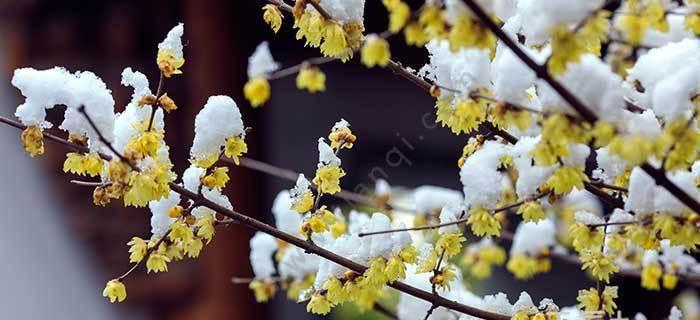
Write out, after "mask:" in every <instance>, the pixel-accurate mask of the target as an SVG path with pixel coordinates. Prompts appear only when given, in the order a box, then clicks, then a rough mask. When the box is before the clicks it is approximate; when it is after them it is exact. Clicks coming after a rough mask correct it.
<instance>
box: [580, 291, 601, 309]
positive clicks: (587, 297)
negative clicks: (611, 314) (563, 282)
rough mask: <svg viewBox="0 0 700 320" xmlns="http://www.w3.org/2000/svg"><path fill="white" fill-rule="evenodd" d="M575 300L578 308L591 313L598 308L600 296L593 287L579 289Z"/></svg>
mask: <svg viewBox="0 0 700 320" xmlns="http://www.w3.org/2000/svg"><path fill="white" fill-rule="evenodd" d="M576 301H578V302H579V304H578V306H579V308H582V309H583V310H584V311H585V312H586V313H593V312H596V311H598V310H599V309H600V296H599V295H598V290H596V289H595V288H590V289H584V290H579V291H578V297H576Z"/></svg>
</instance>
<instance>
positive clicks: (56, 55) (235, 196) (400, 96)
mask: <svg viewBox="0 0 700 320" xmlns="http://www.w3.org/2000/svg"><path fill="white" fill-rule="evenodd" d="M367 2H368V3H367V7H366V10H365V12H366V16H365V26H366V30H368V31H369V32H381V31H383V30H384V29H385V26H386V24H387V20H386V11H385V9H384V8H383V6H382V5H381V2H380V1H371V0H370V1H367ZM263 4H264V2H263V1H259V0H247V1H243V0H236V1H224V0H200V1H197V0H189V1H187V0H185V1H38V0H36V1H0V5H1V7H0V8H1V9H2V13H1V14H0V16H1V17H2V21H1V23H2V26H3V27H2V35H1V37H2V38H3V40H4V50H5V61H4V63H5V66H6V68H5V69H4V73H5V74H4V76H5V78H6V79H9V78H11V75H12V70H14V69H15V68H17V67H23V66H32V67H34V68H37V69H43V68H50V67H53V66H55V65H58V66H64V67H66V68H67V69H69V70H71V71H76V70H90V71H93V72H95V73H96V74H97V75H99V76H100V77H102V79H103V80H104V81H105V82H106V83H107V86H108V88H110V89H111V90H112V91H113V92H114V96H115V100H116V102H117V104H116V108H117V111H121V110H122V109H123V106H125V105H126V103H127V102H128V100H129V99H130V95H131V92H130V91H131V89H130V88H126V87H123V86H121V85H120V80H121V77H120V74H121V72H122V70H123V69H124V68H125V67H127V66H131V67H132V68H134V69H136V70H139V71H141V72H144V73H145V74H146V75H148V76H149V79H150V80H151V85H152V86H155V85H156V83H155V82H156V81H157V75H158V70H157V68H156V66H155V54H156V50H157V49H156V46H157V44H158V43H159V42H160V41H161V40H162V39H163V38H164V37H165V34H166V33H167V31H168V30H169V29H170V28H172V27H173V26H174V25H175V24H176V23H178V22H184V23H185V36H184V39H185V43H186V44H187V47H186V48H185V58H186V63H185V66H184V68H183V71H184V74H183V75H180V76H175V77H173V78H171V79H169V80H168V81H167V82H166V83H165V92H167V93H168V95H169V96H171V97H172V98H173V99H174V100H175V101H176V103H177V104H178V106H179V109H178V110H177V111H176V112H174V113H172V114H170V115H169V116H167V117H166V128H167V134H166V140H167V142H168V144H169V145H170V147H171V158H172V160H173V162H174V163H175V166H176V167H175V169H176V172H182V171H183V170H184V169H185V168H186V167H187V166H188V165H189V164H188V162H187V155H188V151H189V147H190V145H191V141H192V135H193V134H192V132H193V126H194V124H193V119H194V115H195V114H196V113H197V112H198V111H199V110H200V108H201V106H203V104H204V102H205V101H206V99H207V97H208V96H211V95H217V94H225V95H230V96H232V97H233V98H234V100H236V101H237V102H238V105H239V107H240V109H241V111H242V112H243V115H244V122H245V124H246V125H247V126H251V127H252V128H253V130H252V132H250V133H249V135H248V136H247V139H246V140H247V141H248V145H249V147H250V152H249V154H248V156H250V157H252V158H256V159H261V160H263V161H266V162H270V163H273V164H276V165H279V166H282V167H285V168H290V169H293V170H296V171H300V172H305V173H306V174H307V176H312V173H313V169H314V168H315V165H316V161H317V156H318V154H317V150H316V145H317V139H318V138H319V137H322V136H326V135H327V134H328V132H329V130H330V128H331V126H332V125H333V124H334V123H335V121H337V120H339V119H340V118H345V119H346V120H348V121H349V122H350V123H351V125H352V129H353V131H354V132H355V133H356V135H357V136H358V141H357V143H356V144H355V147H354V148H353V149H351V150H349V151H347V152H343V154H342V159H343V167H344V168H345V170H346V171H347V172H348V175H347V176H346V177H345V178H344V179H343V181H342V186H343V187H344V188H345V189H350V190H353V189H354V190H356V191H362V190H366V189H367V188H369V189H371V188H373V186H374V179H376V178H385V179H387V180H389V182H390V183H391V184H392V185H400V186H407V187H415V186H419V185H424V184H431V185H441V186H446V187H451V188H455V189H461V186H460V182H459V176H458V169H457V166H456V161H457V158H459V156H460V154H461V148H462V146H463V144H464V143H466V140H467V138H466V137H464V136H461V137H460V136H455V135H453V134H451V133H450V132H449V130H447V129H443V128H440V127H439V126H437V125H436V124H435V123H434V115H433V104H434V101H433V99H432V98H431V97H430V96H429V95H427V94H426V93H425V92H423V91H421V90H420V89H419V88H418V87H415V86H414V85H412V84H411V83H410V82H408V81H406V80H404V79H402V78H400V77H398V76H395V75H393V74H392V73H391V72H390V71H388V70H381V69H376V68H375V69H371V70H367V69H365V68H363V67H361V66H360V65H359V63H358V61H357V60H358V59H354V60H352V61H351V62H348V63H347V64H341V63H338V62H334V63H329V64H326V65H324V66H323V67H322V69H323V71H324V72H325V73H326V75H327V83H326V87H327V90H326V92H324V93H322V94H315V95H314V94H309V93H307V92H303V91H299V90H296V88H295V84H294V77H288V78H285V79H280V80H274V81H272V83H271V85H272V99H271V101H270V102H269V103H267V104H266V105H264V106H263V107H262V108H259V109H255V110H254V109H252V108H251V107H250V106H249V104H248V103H247V102H246V101H245V99H244V98H243V95H242V87H243V84H244V83H245V81H246V75H245V71H246V65H247V57H248V56H249V55H250V54H251V53H252V51H253V50H254V48H255V46H256V45H257V44H258V43H259V42H261V41H263V40H267V41H270V42H271V48H272V52H273V56H274V57H275V59H276V60H277V61H279V62H281V64H282V65H283V66H289V65H292V64H296V63H299V62H300V61H302V60H304V59H306V58H310V57H314V56H317V55H318V54H319V53H318V51H317V50H316V49H312V48H304V47H303V43H302V42H300V41H296V40H294V33H295V31H294V30H292V28H291V25H292V23H293V21H292V18H291V16H289V15H286V16H285V19H284V20H283V26H282V29H281V30H280V32H279V33H278V34H277V35H275V34H274V33H273V32H272V31H271V30H270V29H269V27H267V26H266V25H265V24H264V22H263V21H262V17H261V15H262V11H261V9H260V8H261V7H262V5H263ZM413 4H415V3H413ZM390 41H391V46H392V47H391V48H392V55H393V57H394V58H395V59H397V60H399V61H401V62H403V63H404V64H405V65H408V66H411V67H413V68H415V69H418V68H419V67H420V66H421V65H422V64H424V63H425V62H426V57H425V52H424V50H423V49H416V48H407V47H406V46H405V45H402V43H401V39H400V38H398V37H395V38H393V39H391V40H390ZM3 86H5V87H7V88H3V89H4V90H6V91H8V92H10V93H12V95H13V98H14V99H15V100H14V101H15V103H14V104H11V105H6V106H3V107H2V108H1V109H0V110H2V114H3V115H10V114H12V112H13V110H14V108H15V106H16V105H17V104H18V103H20V101H21V99H22V97H21V95H20V94H19V92H18V91H17V90H16V89H14V88H12V87H11V86H10V84H9V83H5V84H3ZM51 116H53V117H54V119H56V118H57V117H60V114H56V113H52V114H51ZM54 122H55V121H54ZM2 134H3V135H4V134H16V135H17V136H19V132H13V131H10V130H8V129H4V131H2ZM19 143H20V142H19V139H17V144H19ZM64 154H65V150H62V149H61V148H60V147H57V146H55V145H48V146H47V154H46V155H45V156H44V158H47V159H48V161H46V159H42V161H41V163H42V164H43V168H42V172H43V173H44V174H45V176H46V177H47V183H49V184H50V185H51V187H52V188H53V189H55V190H56V192H57V193H59V196H60V198H61V199H63V200H64V201H65V203H64V206H65V208H66V210H65V211H66V212H64V213H61V212H47V213H46V214H61V215H62V216H63V218H64V219H65V220H66V221H67V225H68V226H69V228H68V231H69V232H70V233H71V234H72V235H74V238H75V240H77V241H78V242H80V243H81V245H83V246H84V248H86V251H87V252H86V253H85V255H87V257H88V259H89V260H90V261H91V264H92V265H94V266H95V267H96V268H97V269H98V270H99V271H98V272H99V274H100V275H101V278H102V279H110V278H112V277H114V276H115V275H118V274H121V273H122V272H123V271H125V270H126V269H127V268H128V267H129V264H128V258H127V257H128V254H127V252H126V251H127V250H126V246H125V245H124V244H125V243H126V242H127V241H128V240H129V239H130V238H131V237H132V236H134V235H136V236H141V237H146V236H148V234H149V230H150V227H149V218H150V214H149V213H148V211H147V210H146V209H141V210H134V209H124V208H123V207H120V206H118V205H112V206H109V207H107V208H99V207H95V206H93V205H92V201H91V197H90V193H89V192H86V190H85V189H82V188H80V187H76V186H73V185H70V184H69V183H68V179H69V178H68V177H66V176H65V175H64V174H63V173H62V171H61V164H62V161H63V157H64ZM32 161H38V160H32ZM231 177H232V181H231V183H230V184H229V188H228V189H229V196H230V197H231V200H232V202H233V203H234V206H235V208H236V209H237V210H239V211H241V212H243V213H246V214H248V215H251V216H254V217H256V218H258V219H261V220H264V221H268V222H271V214H270V207H271V203H272V199H274V196H275V195H276V194H277V192H278V191H280V190H282V189H286V188H290V187H291V186H292V184H291V183H290V182H287V181H282V180H278V179H276V178H272V177H268V176H264V175H261V174H260V173H257V172H252V171H249V170H247V169H245V168H236V169H233V171H232V172H231ZM18 187H20V188H21V185H20V186H18ZM326 200H328V201H330V202H332V200H330V199H326ZM339 204H341V203H339ZM251 235H252V232H251V231H250V230H248V229H245V228H243V227H241V226H233V227H230V228H228V229H226V230H224V231H219V232H217V236H216V237H215V240H214V241H213V242H212V244H210V245H209V246H207V247H206V248H205V250H204V251H203V254H202V256H201V257H200V258H199V259H198V260H196V261H187V260H185V261H182V262H177V263H173V264H171V265H170V272H168V273H165V274H156V275H153V274H151V275H146V274H145V273H144V272H139V273H136V274H135V275H134V276H133V277H131V278H130V279H129V280H128V282H127V285H128V288H129V290H128V291H129V298H128V300H127V302H126V303H125V304H114V305H110V306H109V307H110V308H112V309H115V312H116V313H118V314H119V313H120V312H121V310H124V309H129V310H130V311H132V312H136V313H138V314H140V315H142V316H143V317H144V318H153V319H230V318H234V319H235V318H243V319H249V318H263V317H267V318H273V317H275V318H285V319H287V318H295V317H298V316H300V315H304V314H305V312H304V311H303V306H298V305H295V304H294V303H293V302H291V301H287V300H284V299H282V298H281V297H279V296H278V297H277V299H276V300H275V301H274V302H273V303H271V304H257V303H255V302H254V299H253V295H252V293H251V292H250V291H249V290H248V289H247V288H246V286H245V285H234V284H231V283H230V281H229V279H230V277H231V276H241V277H247V276H250V275H252V273H251V270H250V267H249V263H248V258H247V256H248V251H247V250H248V239H249V238H250V237H251ZM4 276H9V275H3V277H4ZM615 284H618V285H620V286H621V287H620V294H621V299H620V301H619V302H618V305H619V306H620V307H621V308H622V310H625V316H629V317H631V316H633V315H634V312H636V311H638V310H643V311H644V312H645V314H647V316H648V317H649V318H650V319H654V318H659V317H662V316H665V315H666V314H667V313H668V310H669V308H670V297H671V296H673V294H675V292H674V293H673V294H672V293H668V292H666V291H664V292H662V293H661V294H659V293H657V292H649V291H645V290H639V286H638V279H631V280H624V279H616V280H615ZM594 285H595V284H594V282H592V281H591V280H589V279H587V278H586V277H585V275H583V273H582V272H580V271H578V270H577V268H576V267H575V266H571V265H564V264H561V263H558V262H556V261H555V262H554V264H553V271H552V272H551V273H550V274H548V275H544V276H537V277H535V278H534V279H531V280H530V281H527V282H517V281H515V280H513V278H512V276H510V275H509V274H508V273H507V272H506V271H505V270H504V268H500V269H498V270H497V272H496V273H495V275H494V277H493V278H492V279H490V280H488V281H486V282H483V283H473V284H470V286H471V288H472V289H473V290H474V291H475V293H477V294H480V295H484V294H492V293H496V292H498V291H504V292H506V293H508V294H509V297H510V298H511V300H515V299H517V296H518V294H519V292H520V291H521V290H527V291H528V292H530V293H531V295H532V296H533V300H535V301H539V300H540V299H541V298H544V297H552V298H554V299H555V301H556V302H557V303H558V304H559V305H560V306H567V305H573V304H575V302H576V301H575V297H576V294H577V290H578V289H582V288H588V287H591V286H594ZM676 291H678V290H676ZM95 294H96V295H97V294H99V292H95ZM104 303H105V304H108V302H107V301H106V299H105V300H104ZM0 305H2V302H0ZM9 307H10V308H11V307H12V306H9Z"/></svg>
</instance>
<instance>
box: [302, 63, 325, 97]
mask: <svg viewBox="0 0 700 320" xmlns="http://www.w3.org/2000/svg"><path fill="white" fill-rule="evenodd" d="M297 89H299V90H302V89H306V90H309V92H311V93H315V92H321V91H324V90H326V75H325V74H324V73H323V72H322V71H321V69H319V68H317V67H303V68H301V70H299V73H298V74H297Z"/></svg>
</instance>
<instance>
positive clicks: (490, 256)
mask: <svg viewBox="0 0 700 320" xmlns="http://www.w3.org/2000/svg"><path fill="white" fill-rule="evenodd" d="M479 256H480V257H481V260H483V261H486V262H489V263H492V264H496V265H502V264H503V262H505V261H506V251H505V250H504V249H503V248H501V247H499V246H497V245H489V246H483V247H482V248H481V249H479Z"/></svg>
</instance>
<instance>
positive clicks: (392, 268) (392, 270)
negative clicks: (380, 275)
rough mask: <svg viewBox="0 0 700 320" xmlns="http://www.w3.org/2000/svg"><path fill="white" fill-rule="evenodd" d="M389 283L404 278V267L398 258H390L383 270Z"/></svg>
mask: <svg viewBox="0 0 700 320" xmlns="http://www.w3.org/2000/svg"><path fill="white" fill-rule="evenodd" d="M384 273H385V274H386V277H387V280H388V282H389V283H391V282H394V281H396V280H399V279H403V278H406V265H405V264H404V262H403V260H401V258H400V257H391V258H389V261H387V263H386V269H385V270H384Z"/></svg>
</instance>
